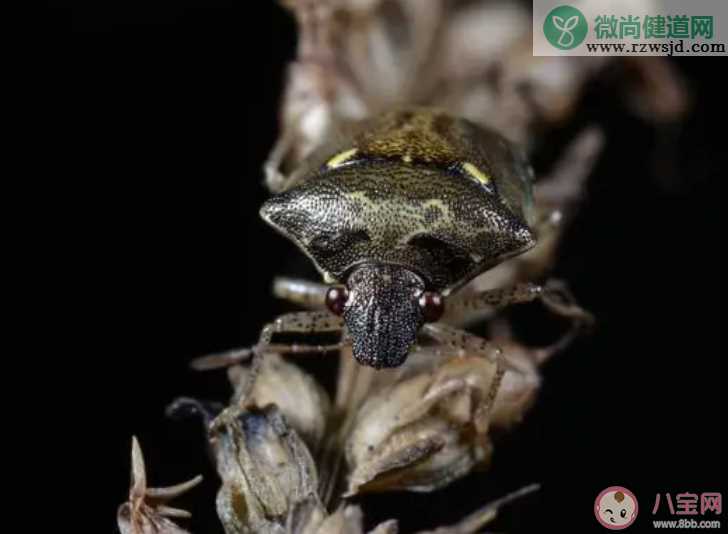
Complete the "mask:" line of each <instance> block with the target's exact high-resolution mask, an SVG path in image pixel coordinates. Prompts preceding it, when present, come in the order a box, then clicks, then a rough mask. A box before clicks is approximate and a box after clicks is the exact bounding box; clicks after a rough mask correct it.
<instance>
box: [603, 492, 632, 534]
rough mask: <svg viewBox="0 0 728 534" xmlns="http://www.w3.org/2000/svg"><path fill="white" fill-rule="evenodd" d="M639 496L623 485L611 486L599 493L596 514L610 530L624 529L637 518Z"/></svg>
mask: <svg viewBox="0 0 728 534" xmlns="http://www.w3.org/2000/svg"><path fill="white" fill-rule="evenodd" d="M638 511H639V506H638V505H637V497H635V496H634V493H632V492H631V491H629V490H628V489H627V488H625V487H622V486H610V487H608V488H607V489H605V490H603V491H602V492H601V493H599V495H597V498H596V500H595V501H594V515H595V516H596V518H597V521H599V524H600V525H602V526H603V527H604V528H608V529H609V530H623V529H625V528H627V527H628V526H630V525H631V524H632V523H634V520H635V519H637V512H638Z"/></svg>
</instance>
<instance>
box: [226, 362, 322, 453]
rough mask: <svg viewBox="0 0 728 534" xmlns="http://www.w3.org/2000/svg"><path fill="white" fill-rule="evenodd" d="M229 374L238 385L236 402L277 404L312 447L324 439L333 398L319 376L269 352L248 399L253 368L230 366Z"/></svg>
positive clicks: (234, 396)
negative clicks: (317, 379)
mask: <svg viewBox="0 0 728 534" xmlns="http://www.w3.org/2000/svg"><path fill="white" fill-rule="evenodd" d="M228 376H229V378H230V382H231V383H232V384H233V387H234V388H235V393H234V394H233V398H232V404H233V405H238V406H240V407H241V408H245V407H246V406H247V405H252V406H267V405H269V404H275V405H276V406H277V407H278V409H279V410H280V412H281V414H283V416H284V417H285V418H286V421H287V423H288V424H289V425H290V426H291V427H292V428H294V429H295V430H296V432H297V433H298V435H299V436H301V438H302V439H303V440H304V441H305V442H306V444H308V445H309V446H310V447H311V448H312V449H315V448H316V447H317V446H318V444H319V443H320V442H321V438H322V437H323V436H324V432H325V430H326V419H327V417H328V416H329V413H330V411H331V402H330V400H329V397H328V395H327V394H326V392H325V391H324V390H323V389H322V388H321V386H319V384H318V383H317V382H316V380H314V379H313V377H312V376H310V375H309V374H307V373H305V372H304V371H302V370H301V369H300V368H299V367H298V366H296V365H294V364H291V363H288V362H286V361H285V360H284V359H283V358H282V357H281V356H280V355H278V354H275V353H267V354H266V355H265V357H264V358H262V361H261V363H260V368H259V370H258V373H257V376H256V378H255V384H254V386H253V388H252V390H251V391H250V394H249V396H248V398H247V399H242V398H241V396H242V395H243V394H244V393H243V390H245V389H246V387H247V385H248V383H249V378H250V368H249V367H243V366H234V367H231V368H229V369H228Z"/></svg>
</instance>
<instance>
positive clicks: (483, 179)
mask: <svg viewBox="0 0 728 534" xmlns="http://www.w3.org/2000/svg"><path fill="white" fill-rule="evenodd" d="M463 170H464V171H465V172H467V173H468V174H469V175H470V176H472V177H473V178H475V179H476V180H478V181H479V182H480V183H481V184H483V185H488V184H489V183H490V176H488V175H487V174H485V173H484V172H483V171H481V170H480V169H479V168H478V167H476V166H475V165H473V164H472V163H469V162H467V161H466V162H465V163H463Z"/></svg>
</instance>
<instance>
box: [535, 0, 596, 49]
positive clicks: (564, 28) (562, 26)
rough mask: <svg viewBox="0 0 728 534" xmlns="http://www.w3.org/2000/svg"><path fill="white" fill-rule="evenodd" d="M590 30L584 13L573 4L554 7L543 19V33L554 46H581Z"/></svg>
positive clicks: (561, 47)
mask: <svg viewBox="0 0 728 534" xmlns="http://www.w3.org/2000/svg"><path fill="white" fill-rule="evenodd" d="M588 31H589V25H588V24H587V22H586V17H584V14H583V13H582V12H581V11H579V10H578V9H576V8H575V7H571V6H559V7H555V8H554V9H552V10H551V11H550V12H549V14H548V15H546V20H544V21H543V34H544V35H545V36H546V39H547V40H548V42H549V43H551V45H552V46H554V47H556V48H559V49H561V50H571V49H572V48H574V47H576V46H579V45H580V44H581V42H582V41H583V40H584V38H585V37H586V34H587V32H588Z"/></svg>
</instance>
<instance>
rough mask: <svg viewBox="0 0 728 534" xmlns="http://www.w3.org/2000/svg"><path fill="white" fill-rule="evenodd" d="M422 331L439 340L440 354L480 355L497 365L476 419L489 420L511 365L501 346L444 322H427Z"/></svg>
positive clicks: (438, 349) (438, 350)
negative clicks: (488, 416)
mask: <svg viewBox="0 0 728 534" xmlns="http://www.w3.org/2000/svg"><path fill="white" fill-rule="evenodd" d="M422 332H423V333H424V334H425V335H427V336H429V337H431V338H432V339H434V340H435V341H437V342H438V344H439V345H440V346H439V347H438V348H437V349H436V350H437V352H438V353H440V354H445V355H447V354H452V355H455V356H460V357H464V356H480V357H482V358H485V359H487V360H489V361H491V362H493V363H494V364H495V365H496V366H497V371H496V374H495V377H494V379H493V383H492V384H491V387H490V390H489V392H488V394H487V395H486V396H485V398H483V399H481V402H480V405H479V406H478V409H477V413H476V414H475V420H476V421H483V420H487V417H486V416H487V414H488V413H489V412H490V410H491V408H492V406H493V403H494V402H495V397H496V395H497V394H498V390H499V389H500V385H501V382H502V379H503V375H504V374H505V372H506V369H507V368H508V367H509V363H508V361H507V360H506V358H504V356H503V351H502V350H501V348H500V347H498V346H497V345H495V344H494V343H491V342H490V341H488V340H487V339H485V338H482V337H480V336H477V335H475V334H471V333H470V332H466V331H465V330H460V329H459V328H455V327H452V326H449V325H446V324H443V323H427V324H425V325H424V326H423V327H422Z"/></svg>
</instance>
